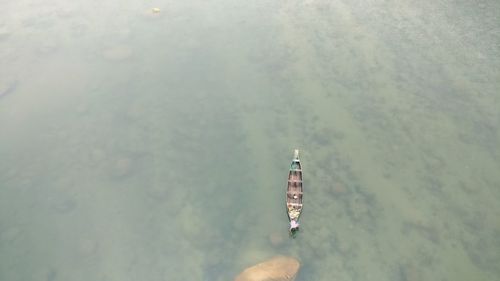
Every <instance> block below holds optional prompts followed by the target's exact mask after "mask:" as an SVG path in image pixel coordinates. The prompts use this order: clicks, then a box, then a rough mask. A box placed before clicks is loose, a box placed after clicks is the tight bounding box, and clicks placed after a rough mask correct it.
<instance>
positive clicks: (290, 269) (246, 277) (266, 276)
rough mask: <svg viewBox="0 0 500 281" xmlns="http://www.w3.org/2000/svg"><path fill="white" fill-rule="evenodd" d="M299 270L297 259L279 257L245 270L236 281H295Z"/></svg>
mask: <svg viewBox="0 0 500 281" xmlns="http://www.w3.org/2000/svg"><path fill="white" fill-rule="evenodd" d="M299 268H300V263H299V261H298V260H297V259H295V258H292V257H284V256H277V257H274V258H272V259H270V260H267V261H265V262H262V263H259V264H257V265H254V266H251V267H249V268H247V269H245V270H244V271H243V272H242V273H240V274H239V275H238V276H236V278H235V279H234V281H293V280H295V276H296V275H297V272H298V271H299Z"/></svg>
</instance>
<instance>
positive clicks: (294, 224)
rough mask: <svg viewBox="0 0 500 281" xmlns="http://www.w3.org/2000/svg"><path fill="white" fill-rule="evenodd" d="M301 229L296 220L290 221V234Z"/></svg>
mask: <svg viewBox="0 0 500 281" xmlns="http://www.w3.org/2000/svg"><path fill="white" fill-rule="evenodd" d="M298 229H299V223H298V222H297V221H295V220H291V221H290V232H294V231H296V230H298Z"/></svg>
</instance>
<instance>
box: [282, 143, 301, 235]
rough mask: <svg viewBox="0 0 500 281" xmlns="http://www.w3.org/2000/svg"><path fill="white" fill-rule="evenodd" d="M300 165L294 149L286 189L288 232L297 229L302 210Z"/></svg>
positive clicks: (297, 152)
mask: <svg viewBox="0 0 500 281" xmlns="http://www.w3.org/2000/svg"><path fill="white" fill-rule="evenodd" d="M302 195H303V190H302V166H301V164H300V160H299V150H298V149H295V152H294V155H293V160H292V164H291V165H290V171H289V173H288V187H287V190H286V208H287V211H288V219H289V220H290V232H292V233H294V232H295V231H297V230H299V217H300V213H301V212H302Z"/></svg>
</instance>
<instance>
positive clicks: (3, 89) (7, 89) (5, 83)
mask: <svg viewBox="0 0 500 281" xmlns="http://www.w3.org/2000/svg"><path fill="white" fill-rule="evenodd" d="M16 88H17V80H16V79H14V78H12V77H6V78H0V98H1V97H3V96H7V95H8V94H10V93H12V92H14V91H15V90H16Z"/></svg>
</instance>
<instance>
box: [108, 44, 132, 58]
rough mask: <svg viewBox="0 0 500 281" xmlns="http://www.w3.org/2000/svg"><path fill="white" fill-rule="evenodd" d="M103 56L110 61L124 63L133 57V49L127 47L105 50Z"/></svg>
mask: <svg viewBox="0 0 500 281" xmlns="http://www.w3.org/2000/svg"><path fill="white" fill-rule="evenodd" d="M102 55H103V57H104V58H105V59H107V60H109V61H115V62H117V61H124V60H127V59H129V58H130V57H131V56H132V49H131V48H130V47H127V46H114V47H110V48H107V49H105V50H103V52H102Z"/></svg>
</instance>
